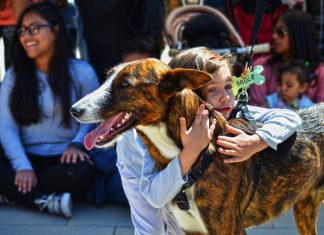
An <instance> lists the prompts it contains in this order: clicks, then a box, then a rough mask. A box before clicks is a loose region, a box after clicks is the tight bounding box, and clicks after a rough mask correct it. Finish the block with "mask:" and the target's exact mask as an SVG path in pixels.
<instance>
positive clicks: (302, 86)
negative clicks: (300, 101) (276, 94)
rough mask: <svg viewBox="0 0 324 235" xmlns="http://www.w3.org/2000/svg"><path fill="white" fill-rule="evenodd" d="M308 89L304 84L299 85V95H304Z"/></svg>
mask: <svg viewBox="0 0 324 235" xmlns="http://www.w3.org/2000/svg"><path fill="white" fill-rule="evenodd" d="M307 89H308V84H307V83H306V82H304V83H303V84H301V85H300V93H304V92H305V91H307Z"/></svg>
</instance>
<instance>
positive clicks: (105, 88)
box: [72, 64, 127, 123]
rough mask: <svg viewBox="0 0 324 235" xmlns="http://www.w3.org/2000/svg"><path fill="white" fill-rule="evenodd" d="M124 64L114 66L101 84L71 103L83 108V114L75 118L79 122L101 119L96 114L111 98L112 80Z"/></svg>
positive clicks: (93, 121)
mask: <svg viewBox="0 0 324 235" xmlns="http://www.w3.org/2000/svg"><path fill="white" fill-rule="evenodd" d="M126 65H127V64H121V65H119V66H118V67H116V69H115V71H114V72H113V73H112V74H111V75H110V76H109V77H108V78H107V80H106V81H105V83H104V84H103V85H102V86H100V87H99V88H98V89H97V90H95V91H94V92H92V93H90V94H88V95H86V96H85V97H83V98H82V99H81V100H79V101H78V102H76V103H75V104H73V106H72V107H82V108H83V109H84V114H83V115H82V116H81V117H78V118H77V119H78V121H79V122H85V123H96V122H101V121H102V120H101V118H100V117H99V115H98V114H99V111H100V109H101V108H102V104H103V103H104V101H105V100H107V99H110V98H111V97H110V93H111V87H112V82H113V81H114V79H115V78H116V77H117V75H118V73H119V71H120V70H122V69H123V68H124V67H125V66H126Z"/></svg>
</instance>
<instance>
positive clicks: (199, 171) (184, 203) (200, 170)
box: [175, 0, 267, 215]
mask: <svg viewBox="0 0 324 235" xmlns="http://www.w3.org/2000/svg"><path fill="white" fill-rule="evenodd" d="M266 3H267V0H258V1H256V8H255V9H256V13H255V17H254V19H255V21H254V26H253V34H252V44H251V45H252V47H251V52H250V53H249V56H248V58H247V62H246V66H245V71H244V72H243V76H244V77H243V76H242V78H240V79H237V81H236V82H237V86H236V87H237V89H240V88H241V92H240V94H239V95H238V102H237V104H236V105H235V107H234V108H233V110H232V112H231V113H230V118H236V116H237V113H238V112H240V111H241V113H242V116H243V118H244V119H246V120H248V121H249V122H250V123H251V124H252V125H253V126H256V121H255V119H254V118H253V117H252V115H251V113H250V112H249V109H248V107H247V103H248V93H247V87H248V85H250V84H252V83H256V84H262V83H263V82H264V78H263V77H262V75H260V73H261V72H262V71H263V68H262V67H261V68H262V69H261V68H260V67H259V68H257V69H255V71H253V72H250V67H251V65H252V59H253V55H254V45H255V42H256V38H257V34H258V32H259V29H260V25H261V21H262V17H263V14H264V11H265V7H266ZM256 67H257V66H256ZM246 78H248V79H246ZM262 78H263V79H262ZM243 79H246V80H243ZM234 81H235V79H234ZM203 153H204V154H203V155H202V156H201V158H200V159H201V160H200V162H199V163H198V165H197V166H196V167H194V168H192V169H191V170H190V172H189V174H188V180H187V182H186V183H185V184H184V185H183V186H182V188H181V190H180V192H178V194H177V195H176V196H175V201H176V203H177V206H178V207H179V208H180V209H181V210H184V211H187V212H188V211H189V209H190V206H189V202H188V198H187V196H186V191H187V190H188V189H190V188H191V187H192V186H193V185H194V184H195V183H196V182H197V181H198V180H199V179H200V178H201V177H202V176H203V175H204V172H205V171H206V169H207V168H208V167H209V165H210V164H211V163H212V161H213V157H212V156H209V154H207V153H206V152H205V151H204V152H203ZM261 165H262V158H260V159H258V160H257V162H256V163H255V169H254V171H253V187H252V193H251V194H250V197H249V200H248V203H247V205H246V207H245V209H244V210H243V214H242V215H244V214H245V212H246V210H247V208H248V207H249V205H250V204H251V202H252V200H253V198H254V196H255V193H256V190H257V187H258V183H259V179H260V175H261ZM188 213H189V212H188Z"/></svg>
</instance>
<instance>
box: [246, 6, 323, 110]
mask: <svg viewBox="0 0 324 235" xmlns="http://www.w3.org/2000/svg"><path fill="white" fill-rule="evenodd" d="M271 36H272V53H271V55H270V57H269V56H265V57H261V58H259V59H258V60H256V61H255V63H254V64H255V65H262V66H263V67H264V70H263V72H262V75H263V76H264V77H265V78H266V80H265V82H264V83H263V84H262V85H252V86H251V89H250V103H251V104H252V105H257V106H262V105H263V103H264V101H265V97H266V96H267V95H271V94H272V93H274V92H275V91H276V89H277V81H278V79H279V76H278V75H279V73H278V71H279V66H280V64H282V63H283V62H285V61H288V60H302V62H303V64H304V65H306V67H307V70H309V71H310V73H308V76H310V78H311V81H310V83H309V88H308V90H307V91H306V92H304V94H305V95H306V96H308V98H310V99H311V100H312V101H313V102H314V103H319V102H323V101H324V65H323V64H320V63H319V53H318V50H317V44H316V31H315V26H314V23H313V19H312V17H311V16H310V15H309V14H308V13H306V12H304V11H301V10H289V11H287V12H285V13H283V14H282V15H280V16H279V18H278V20H277V21H276V23H275V27H273V28H272V30H271Z"/></svg>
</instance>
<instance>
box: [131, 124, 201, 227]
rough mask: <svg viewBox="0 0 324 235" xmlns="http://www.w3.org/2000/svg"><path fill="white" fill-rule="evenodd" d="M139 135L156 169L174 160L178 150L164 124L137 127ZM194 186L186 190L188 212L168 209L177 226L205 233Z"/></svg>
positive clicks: (175, 207)
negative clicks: (154, 162)
mask: <svg viewBox="0 0 324 235" xmlns="http://www.w3.org/2000/svg"><path fill="white" fill-rule="evenodd" d="M136 129H137V130H139V131H140V132H139V135H140V136H141V138H142V139H143V141H144V143H145V145H146V146H147V147H148V150H149V152H150V155H151V157H152V158H153V159H154V160H155V161H156V164H157V167H158V168H159V169H163V168H164V167H165V166H166V165H167V164H168V162H169V161H171V160H172V159H174V158H176V157H177V156H178V155H179V153H180V149H179V148H178V147H177V146H176V144H175V143H174V141H173V140H172V139H171V138H170V137H169V136H168V134H167V128H166V125H165V124H164V123H160V124H159V125H154V126H153V125H150V126H137V127H136ZM194 188H195V187H194V186H193V187H191V188H190V189H188V190H186V195H187V198H188V202H189V206H190V209H189V211H183V210H180V209H179V207H178V206H177V205H176V204H173V203H172V204H171V206H170V208H171V210H172V212H173V214H174V216H175V218H176V220H177V222H178V224H179V226H180V227H181V228H182V229H183V230H185V231H188V232H190V231H195V232H201V233H207V229H206V227H205V225H204V222H203V220H202V218H201V215H200V213H199V210H198V208H197V206H196V203H195V197H194V191H195V190H194Z"/></svg>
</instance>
